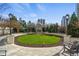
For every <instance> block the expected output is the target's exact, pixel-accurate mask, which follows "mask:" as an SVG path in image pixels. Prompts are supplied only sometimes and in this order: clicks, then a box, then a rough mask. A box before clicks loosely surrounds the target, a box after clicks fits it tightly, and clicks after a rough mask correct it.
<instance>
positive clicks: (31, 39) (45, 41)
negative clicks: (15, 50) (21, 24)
mask: <svg viewBox="0 0 79 59" xmlns="http://www.w3.org/2000/svg"><path fill="white" fill-rule="evenodd" d="M60 41H61V38H60V37H57V36H53V35H52V36H50V35H44V34H29V35H22V36H18V37H16V39H15V43H16V44H19V45H22V46H37V47H44V46H53V45H59V43H60Z"/></svg>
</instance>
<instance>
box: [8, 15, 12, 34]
mask: <svg viewBox="0 0 79 59" xmlns="http://www.w3.org/2000/svg"><path fill="white" fill-rule="evenodd" d="M9 17H10V19H9V20H10V35H11V34H12V33H11V17H12V16H11V15H9Z"/></svg>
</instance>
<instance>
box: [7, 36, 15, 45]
mask: <svg viewBox="0 0 79 59" xmlns="http://www.w3.org/2000/svg"><path fill="white" fill-rule="evenodd" d="M7 43H8V44H13V43H14V35H8V36H7Z"/></svg>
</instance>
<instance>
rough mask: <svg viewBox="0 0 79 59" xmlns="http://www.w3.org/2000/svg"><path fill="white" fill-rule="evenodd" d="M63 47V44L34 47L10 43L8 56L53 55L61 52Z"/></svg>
mask: <svg viewBox="0 0 79 59" xmlns="http://www.w3.org/2000/svg"><path fill="white" fill-rule="evenodd" d="M62 48H63V47H62V46H56V47H46V48H33V47H23V46H18V45H15V44H10V45H7V56H52V55H55V54H57V53H59V51H60V50H61V49H62Z"/></svg>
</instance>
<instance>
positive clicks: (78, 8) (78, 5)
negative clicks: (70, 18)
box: [76, 3, 79, 19]
mask: <svg viewBox="0 0 79 59" xmlns="http://www.w3.org/2000/svg"><path fill="white" fill-rule="evenodd" d="M76 14H77V17H78V19H79V3H77V5H76Z"/></svg>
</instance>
